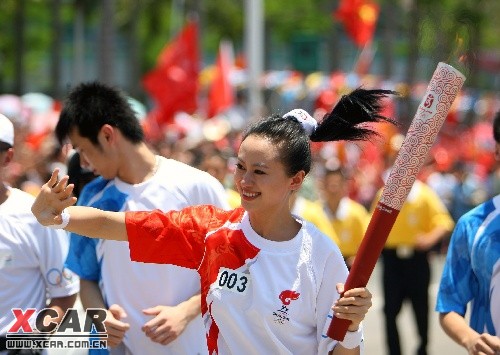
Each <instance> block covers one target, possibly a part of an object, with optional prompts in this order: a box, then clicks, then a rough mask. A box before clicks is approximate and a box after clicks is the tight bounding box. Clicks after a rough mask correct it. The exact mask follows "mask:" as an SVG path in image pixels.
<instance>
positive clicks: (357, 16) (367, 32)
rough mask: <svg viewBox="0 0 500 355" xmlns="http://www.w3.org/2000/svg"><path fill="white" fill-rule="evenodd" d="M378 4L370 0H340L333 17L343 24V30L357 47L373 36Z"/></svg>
mask: <svg viewBox="0 0 500 355" xmlns="http://www.w3.org/2000/svg"><path fill="white" fill-rule="evenodd" d="M378 14H379V6H378V5H377V4H375V3H374V2H372V1H371V0H340V4H339V8H338V9H337V10H336V11H335V12H334V13H333V16H334V18H336V19H337V20H339V21H340V22H342V23H343V24H344V28H345V31H346V32H347V34H348V35H349V37H350V38H351V39H352V40H353V41H354V43H356V45H357V46H358V47H363V46H364V45H366V44H367V43H368V42H370V41H371V40H372V38H373V33H374V32H375V26H376V24H377V19H378Z"/></svg>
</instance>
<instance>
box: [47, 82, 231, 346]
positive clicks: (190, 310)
mask: <svg viewBox="0 0 500 355" xmlns="http://www.w3.org/2000/svg"><path fill="white" fill-rule="evenodd" d="M56 135H57V137H58V139H59V140H60V141H61V142H62V141H64V140H65V139H66V138H69V140H70V141H71V143H72V144H73V146H74V147H75V149H76V150H77V151H78V152H79V154H80V159H81V164H82V166H83V167H85V168H87V169H90V170H91V171H93V172H94V173H95V174H97V175H100V177H98V178H97V179H95V180H93V181H92V182H90V183H88V184H87V185H86V186H85V187H84V189H83V190H82V192H81V194H80V197H79V200H78V202H79V204H80V205H86V206H93V207H97V208H100V209H104V210H109V211H129V210H132V211H134V210H135V211H138V210H153V209H161V210H170V209H181V208H183V207H187V206H190V205H197V204H212V205H216V206H219V207H222V208H228V205H227V202H226V197H225V192H224V188H223V186H222V185H221V184H220V183H219V182H218V181H217V180H216V179H215V178H213V177H212V176H210V175H209V174H208V173H206V172H202V171H201V170H198V169H195V168H193V167H190V166H188V165H186V164H183V163H180V162H177V161H174V160H171V159H166V158H164V157H161V156H157V155H155V154H154V153H153V152H152V151H151V150H150V149H149V148H148V147H147V146H146V144H145V143H144V141H143V139H144V137H143V131H142V129H141V127H140V124H139V122H138V121H137V119H136V118H135V116H134V113H133V111H132V109H131V107H130V105H129V104H128V102H127V100H126V98H125V96H124V95H123V94H122V93H120V91H118V90H116V89H114V88H112V87H109V86H106V85H103V84H100V83H97V82H94V83H84V84H81V85H79V86H77V87H75V88H74V89H73V90H72V91H71V92H70V93H69V95H68V98H67V100H66V102H65V104H64V107H63V110H62V112H61V116H60V119H59V122H58V124H57V126H56ZM67 266H68V267H69V268H70V269H72V270H74V271H75V272H76V273H77V274H78V275H79V276H80V278H81V284H82V286H81V293H80V295H81V300H82V304H83V306H84V307H85V308H91V307H97V308H102V307H105V308H107V309H109V312H108V319H107V321H106V328H107V331H108V335H109V338H108V344H109V345H111V347H112V352H113V353H122V354H125V353H126V354H206V353H207V346H206V339H205V331H204V327H203V324H202V320H201V314H200V304H201V301H200V295H199V293H200V279H199V276H198V274H197V273H196V271H194V270H189V269H186V268H181V267H177V266H172V265H154V264H143V263H136V262H132V261H130V253H129V247H128V244H127V243H119V242H115V241H109V240H107V241H104V240H92V239H90V238H86V237H82V236H79V235H72V236H71V246H70V252H69V256H68V259H67ZM92 353H94V352H93V351H92Z"/></svg>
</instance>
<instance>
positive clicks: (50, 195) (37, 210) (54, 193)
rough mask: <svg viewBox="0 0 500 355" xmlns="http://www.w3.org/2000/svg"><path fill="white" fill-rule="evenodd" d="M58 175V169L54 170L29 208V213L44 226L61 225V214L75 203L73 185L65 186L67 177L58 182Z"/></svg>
mask: <svg viewBox="0 0 500 355" xmlns="http://www.w3.org/2000/svg"><path fill="white" fill-rule="evenodd" d="M58 174H59V169H54V171H53V172H52V175H51V176H50V179H49V181H47V182H46V183H45V184H43V186H42V188H41V190H40V193H39V194H38V196H37V197H36V199H35V202H34V203H33V205H32V206H31V212H32V213H33V215H34V216H35V217H36V219H37V220H38V222H39V223H40V224H42V225H44V226H51V225H58V224H61V223H62V217H61V212H62V211H63V210H64V209H65V208H66V207H69V206H72V205H74V204H75V203H76V197H74V196H73V195H72V192H73V188H74V185H73V184H70V185H67V184H68V179H69V177H68V176H67V175H66V176H64V177H63V178H62V179H61V180H60V181H58V180H57V176H58Z"/></svg>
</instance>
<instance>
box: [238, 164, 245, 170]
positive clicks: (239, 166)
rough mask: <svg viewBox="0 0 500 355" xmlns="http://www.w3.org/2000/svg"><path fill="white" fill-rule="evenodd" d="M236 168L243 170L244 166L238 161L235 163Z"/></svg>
mask: <svg viewBox="0 0 500 355" xmlns="http://www.w3.org/2000/svg"><path fill="white" fill-rule="evenodd" d="M236 169H238V170H244V169H245V168H244V167H243V165H241V164H240V163H236Z"/></svg>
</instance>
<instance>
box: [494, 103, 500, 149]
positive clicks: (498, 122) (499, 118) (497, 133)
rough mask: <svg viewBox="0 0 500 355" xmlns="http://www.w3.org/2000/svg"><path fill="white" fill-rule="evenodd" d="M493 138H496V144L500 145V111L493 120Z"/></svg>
mask: <svg viewBox="0 0 500 355" xmlns="http://www.w3.org/2000/svg"><path fill="white" fill-rule="evenodd" d="M493 138H495V142H497V143H500V111H498V112H497V114H496V115H495V118H494V119H493Z"/></svg>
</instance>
